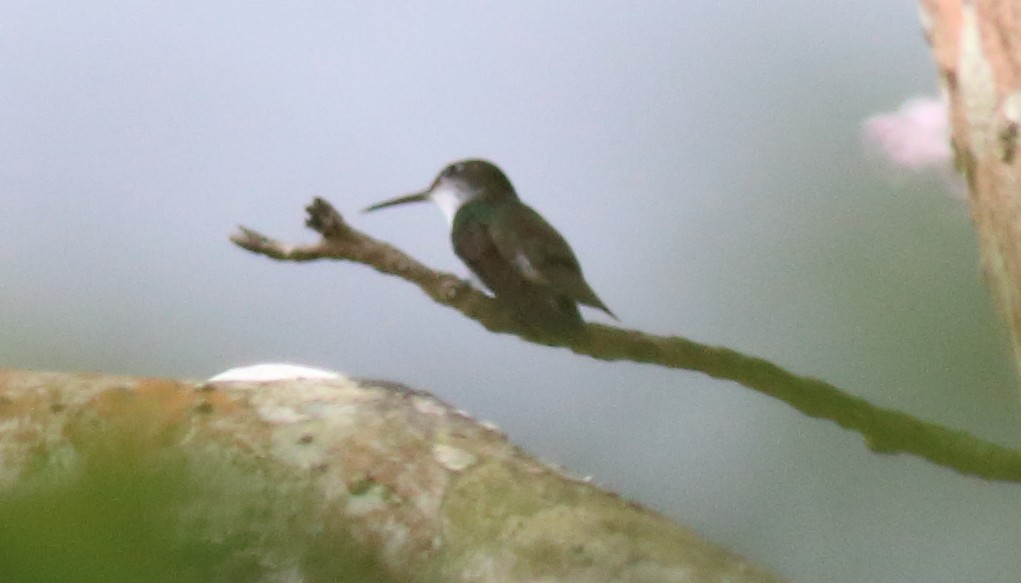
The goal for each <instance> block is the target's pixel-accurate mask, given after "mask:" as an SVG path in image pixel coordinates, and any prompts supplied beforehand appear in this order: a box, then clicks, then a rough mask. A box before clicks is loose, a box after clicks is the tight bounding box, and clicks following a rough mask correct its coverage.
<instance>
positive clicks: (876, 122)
mask: <svg viewBox="0 0 1021 583" xmlns="http://www.w3.org/2000/svg"><path fill="white" fill-rule="evenodd" d="M864 125H865V127H864V130H865V131H864V135H865V139H866V140H868V141H869V142H872V143H874V144H876V145H877V146H879V148H880V149H881V150H882V151H883V153H884V154H885V155H886V157H887V158H888V159H889V160H890V162H892V163H893V164H894V165H895V166H899V167H904V168H908V169H910V170H915V171H920V170H926V169H934V170H941V171H944V170H948V169H950V168H951V165H952V161H951V153H950V127H949V124H948V120H947V104H946V102H945V101H943V100H942V99H936V98H932V97H916V98H914V99H909V100H908V101H905V102H904V104H903V105H901V106H900V109H898V110H897V111H895V112H893V113H884V114H880V115H876V116H873V117H870V118H869V119H867V120H865V124H864Z"/></svg>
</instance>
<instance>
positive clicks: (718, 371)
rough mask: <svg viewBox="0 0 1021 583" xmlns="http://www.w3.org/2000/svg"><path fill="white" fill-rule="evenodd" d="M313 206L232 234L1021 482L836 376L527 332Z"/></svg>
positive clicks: (889, 447) (992, 458)
mask: <svg viewBox="0 0 1021 583" xmlns="http://www.w3.org/2000/svg"><path fill="white" fill-rule="evenodd" d="M307 210H308V213H309V219H308V221H307V222H306V224H307V225H308V226H309V227H310V228H312V229H314V230H316V231H317V232H319V233H320V234H321V235H322V236H323V237H322V239H321V240H320V241H319V242H317V243H313V244H308V245H288V244H284V243H281V242H279V241H275V240H273V239H270V238H268V237H265V236H263V235H261V234H259V233H256V232H255V231H252V230H250V229H246V228H244V227H241V228H240V230H239V231H238V232H237V233H235V234H234V235H232V236H231V240H232V241H233V242H234V243H236V244H237V245H239V246H241V247H243V248H245V249H247V250H249V251H252V252H254V253H259V254H262V255H266V256H267V257H271V258H273V259H278V260H282V261H311V260H316V259H339V260H345V261H353V262H356V263H362V264H365V265H368V266H370V267H373V268H374V269H376V270H377V271H380V272H382V273H386V274H389V275H395V276H397V277H400V278H402V279H405V280H407V281H410V282H412V283H414V284H415V285H417V286H418V287H419V288H421V289H422V291H424V292H425V293H426V294H427V295H428V296H429V297H431V298H432V299H433V300H434V301H436V302H437V303H440V304H443V305H445V306H449V307H451V308H454V309H455V310H458V311H459V312H461V313H462V314H464V315H465V316H467V317H469V318H471V319H473V320H475V321H477V322H479V323H480V324H482V325H483V326H484V327H485V328H486V329H487V330H489V331H491V332H498V333H504V334H513V335H516V336H519V337H521V338H523V339H525V340H528V341H531V342H538V343H542V344H547V345H550V346H562V347H564V348H568V349H570V350H572V351H573V352H575V353H577V354H584V355H587V356H591V357H593V358H597V359H600V360H609V361H614V360H627V361H631V362H640V363H646V364H655V365H659V366H665V367H669V368H676V369H681V370H691V371H697V372H701V373H704V374H707V375H709V376H711V377H714V378H718V379H723V380H730V381H734V382H736V383H740V384H742V385H744V386H746V387H748V388H751V389H754V390H756V391H758V392H760V393H764V394H766V395H770V396H772V397H775V398H777V399H779V400H781V401H783V402H785V403H787V404H788V405H790V406H791V407H794V408H795V409H797V410H798V411H801V412H802V413H805V414H806V415H810V416H812V417H818V418H821V419H829V420H831V421H834V422H836V423H837V424H839V425H840V426H841V427H844V428H845V429H850V430H852V431H856V432H858V433H860V434H862V435H863V436H864V438H865V442H866V444H867V446H868V447H869V448H870V449H872V450H873V451H875V452H878V453H900V452H903V453H909V454H913V455H916V456H919V457H922V458H924V459H927V460H929V461H931V462H933V463H935V464H938V465H941V466H945V467H947V468H950V469H953V470H956V471H958V472H961V473H964V474H971V475H975V476H978V477H981V478H985V479H990V480H1004V481H1011V482H1021V452H1018V451H1015V450H1013V449H1010V448H1006V447H1003V446H1000V445H996V444H993V443H989V442H986V441H982V440H980V439H978V438H976V437H974V436H971V435H969V434H967V433H964V432H961V431H953V430H950V429H947V428H945V427H941V426H939V425H936V424H933V423H927V422H924V421H921V420H918V419H916V418H914V417H912V416H910V415H906V414H904V413H901V412H898V411H893V410H889V409H884V408H882V407H877V406H875V405H872V404H870V403H868V402H867V401H865V400H863V399H860V398H858V397H854V396H852V395H849V394H846V393H844V392H842V391H840V390H839V389H837V388H836V387H834V386H833V385H831V384H829V383H826V382H824V381H821V380H818V379H814V378H810V377H804V376H799V375H796V374H794V373H791V372H789V371H786V370H784V369H783V368H781V367H779V366H777V365H775V364H773V363H771V362H768V361H766V360H763V359H760V358H755V357H752V356H747V355H744V354H741V353H739V352H736V351H733V350H729V349H727V348H722V347H716V346H707V345H705V344H699V343H698V342H693V341H691V340H687V339H685V338H681V337H677V336H655V335H652V334H646V333H643V332H639V331H637V330H625V329H620V328H614V327H610V326H604V325H600V324H589V325H588V327H587V330H586V332H585V334H584V335H582V336H579V337H577V338H557V337H550V336H544V335H541V334H537V333H535V332H533V331H531V330H526V329H523V328H521V327H520V326H519V325H517V324H516V323H515V320H514V319H513V317H512V314H511V313H510V312H509V311H507V310H506V309H504V307H503V306H502V305H501V304H500V303H499V302H497V301H496V300H494V299H492V298H490V297H489V296H487V295H486V294H484V293H482V292H480V291H478V290H476V289H474V288H473V287H472V286H471V285H470V284H469V283H468V282H466V281H463V280H461V279H459V278H457V277H455V276H453V275H451V274H449V273H442V272H436V271H433V270H431V269H429V268H428V267H426V266H425V265H422V264H421V263H419V262H418V261H415V260H414V259H412V258H411V257H409V256H408V255H407V254H405V253H404V252H402V251H400V250H399V249H397V248H395V247H393V246H392V245H389V244H387V243H384V242H381V241H378V240H376V239H373V238H372V237H369V236H368V235H366V234H364V233H362V232H360V231H358V230H356V229H354V228H352V227H351V226H349V225H348V224H347V223H346V222H345V221H344V219H343V217H341V216H340V214H339V213H338V212H337V211H336V210H335V209H334V208H333V207H332V206H331V205H330V204H329V203H328V202H326V201H325V200H323V199H321V198H316V199H315V200H314V201H313V203H312V204H311V205H310V206H309V207H308V208H307Z"/></svg>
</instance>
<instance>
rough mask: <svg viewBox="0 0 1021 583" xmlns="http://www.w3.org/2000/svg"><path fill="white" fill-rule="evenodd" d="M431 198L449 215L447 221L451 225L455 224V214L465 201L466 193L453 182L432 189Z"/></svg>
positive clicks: (445, 214)
mask: <svg viewBox="0 0 1021 583" xmlns="http://www.w3.org/2000/svg"><path fill="white" fill-rule="evenodd" d="M429 198H430V199H431V200H432V201H433V202H434V203H436V206H438V207H440V210H441V211H443V215H444V216H446V217H447V222H448V223H450V224H451V225H453V224H454V215H456V214H457V209H459V208H461V205H462V204H464V203H465V200H464V193H463V192H461V190H460V189H458V188H457V187H456V186H453V185H451V184H440V185H439V186H437V187H436V188H435V189H434V190H433V191H432V193H431V194H430V195H429Z"/></svg>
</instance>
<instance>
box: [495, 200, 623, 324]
mask: <svg viewBox="0 0 1021 583" xmlns="http://www.w3.org/2000/svg"><path fill="white" fill-rule="evenodd" d="M508 212H511V213H515V215H516V216H511V217H508V222H510V224H512V225H514V227H515V228H513V229H500V230H498V231H496V232H494V233H493V236H492V238H493V244H494V245H495V246H496V249H497V250H498V251H499V252H500V254H501V255H502V256H503V257H504V258H505V259H506V260H507V261H508V262H509V263H511V264H512V265H513V266H514V269H515V270H516V271H517V272H518V273H519V274H521V276H523V277H524V278H525V279H527V280H529V281H531V282H532V283H535V284H536V285H540V286H543V287H547V288H550V289H552V290H553V291H554V292H556V293H559V294H563V295H565V296H568V297H569V298H571V299H572V300H574V301H576V302H580V303H582V304H585V305H588V306H592V307H594V308H599V309H600V310H603V311H604V312H606V313H607V314H610V315H611V316H613V312H611V311H610V309H609V308H607V307H606V305H605V304H603V302H602V301H601V300H600V299H599V297H598V296H596V293H595V292H594V291H592V288H591V287H589V285H588V283H586V282H585V278H584V276H583V275H582V273H581V266H580V265H579V263H578V258H577V257H575V255H574V252H573V251H572V250H571V247H570V245H568V244H567V241H566V240H564V238H563V237H562V236H561V235H560V233H558V232H557V230H556V229H554V228H553V227H552V226H551V225H550V224H549V223H547V222H546V219H544V218H542V215H540V214H539V213H537V212H535V211H534V210H532V209H531V208H529V207H528V206H526V205H523V204H522V205H516V206H515V208H514V209H513V210H511V211H508ZM613 317H614V318H616V316H613Z"/></svg>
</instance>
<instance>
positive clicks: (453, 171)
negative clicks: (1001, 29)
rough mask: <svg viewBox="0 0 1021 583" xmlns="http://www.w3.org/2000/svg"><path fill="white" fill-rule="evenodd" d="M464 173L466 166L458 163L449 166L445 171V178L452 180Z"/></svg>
mask: <svg viewBox="0 0 1021 583" xmlns="http://www.w3.org/2000/svg"><path fill="white" fill-rule="evenodd" d="M463 171H464V164H463V163H462V162H458V163H457V164H451V165H450V166H447V167H446V168H445V169H444V170H443V176H444V177H445V178H450V177H451V176H455V175H457V174H460V173H461V172H463Z"/></svg>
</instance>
